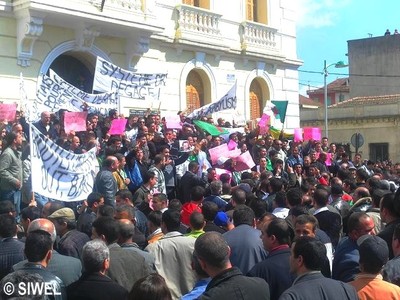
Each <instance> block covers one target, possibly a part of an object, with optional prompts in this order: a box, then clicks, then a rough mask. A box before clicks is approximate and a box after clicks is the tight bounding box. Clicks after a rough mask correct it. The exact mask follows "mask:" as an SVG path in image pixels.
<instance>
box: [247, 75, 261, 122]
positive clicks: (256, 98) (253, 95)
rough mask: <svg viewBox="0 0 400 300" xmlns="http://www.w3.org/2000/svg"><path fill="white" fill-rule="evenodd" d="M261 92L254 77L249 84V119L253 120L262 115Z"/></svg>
mask: <svg viewBox="0 0 400 300" xmlns="http://www.w3.org/2000/svg"><path fill="white" fill-rule="evenodd" d="M262 99H263V93H262V88H261V85H260V83H259V82H258V80H257V79H254V80H253V81H252V82H251V85H250V119H251V120H255V119H257V118H260V117H261V115H262V110H263V108H264V106H263V101H262Z"/></svg>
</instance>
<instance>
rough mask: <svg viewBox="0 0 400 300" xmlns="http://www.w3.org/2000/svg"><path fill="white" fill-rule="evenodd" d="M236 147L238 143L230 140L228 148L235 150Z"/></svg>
mask: <svg viewBox="0 0 400 300" xmlns="http://www.w3.org/2000/svg"><path fill="white" fill-rule="evenodd" d="M236 148H237V143H236V142H235V141H234V140H229V143H228V149H229V150H234V149H236Z"/></svg>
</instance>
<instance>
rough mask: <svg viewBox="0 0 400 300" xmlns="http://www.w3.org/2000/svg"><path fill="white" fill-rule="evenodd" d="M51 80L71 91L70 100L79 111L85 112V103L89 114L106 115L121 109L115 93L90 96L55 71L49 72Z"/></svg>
mask: <svg viewBox="0 0 400 300" xmlns="http://www.w3.org/2000/svg"><path fill="white" fill-rule="evenodd" d="M49 75H50V78H51V79H53V80H54V81H55V82H56V83H57V84H58V85H60V86H61V87H62V88H64V89H66V90H68V91H71V94H72V95H73V98H71V99H70V101H71V105H72V106H74V107H75V108H76V109H78V111H83V110H84V108H85V106H86V105H85V103H87V105H88V109H87V110H88V112H89V113H96V114H101V115H106V114H108V112H109V111H110V110H111V109H117V110H118V107H119V97H118V95H117V93H115V92H108V93H101V94H89V93H86V92H84V91H81V90H80V89H78V88H77V87H75V86H73V85H72V84H70V83H69V82H67V81H65V80H64V79H62V78H61V77H60V76H58V75H57V73H56V72H54V71H53V70H51V69H50V70H49Z"/></svg>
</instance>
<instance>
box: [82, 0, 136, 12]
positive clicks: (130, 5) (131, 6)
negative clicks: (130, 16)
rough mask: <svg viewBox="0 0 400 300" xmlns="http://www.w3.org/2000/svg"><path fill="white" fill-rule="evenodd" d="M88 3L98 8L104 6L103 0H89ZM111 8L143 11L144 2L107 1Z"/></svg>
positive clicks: (126, 0) (131, 0)
mask: <svg viewBox="0 0 400 300" xmlns="http://www.w3.org/2000/svg"><path fill="white" fill-rule="evenodd" d="M88 2H89V3H90V4H92V5H94V6H96V7H98V8H100V7H101V5H102V2H103V1H102V0H88ZM105 3H107V6H109V7H115V8H124V9H127V10H131V11H142V0H105V1H104V3H103V5H105Z"/></svg>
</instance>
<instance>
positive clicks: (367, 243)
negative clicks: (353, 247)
mask: <svg viewBox="0 0 400 300" xmlns="http://www.w3.org/2000/svg"><path fill="white" fill-rule="evenodd" d="M357 244H358V249H359V252H360V270H361V273H360V274H358V275H357V276H356V278H355V280H354V281H352V282H350V283H349V284H351V285H352V286H353V287H354V288H355V289H356V290H357V294H358V297H359V298H360V300H364V299H365V300H367V299H400V287H398V286H397V285H394V284H392V283H389V282H386V281H383V277H382V275H381V274H380V273H381V270H382V267H383V266H384V265H385V264H386V262H387V261H388V259H389V248H388V245H387V243H386V242H385V241H384V240H383V239H381V238H380V237H378V236H371V235H365V236H362V237H361V238H360V239H358V241H357Z"/></svg>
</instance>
